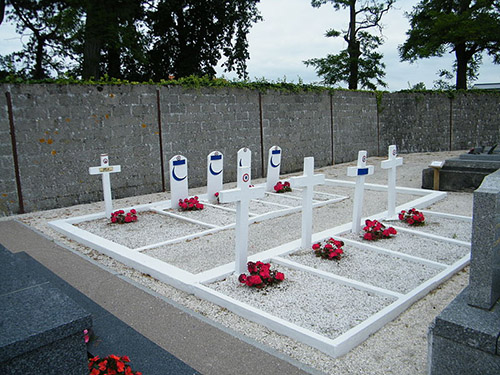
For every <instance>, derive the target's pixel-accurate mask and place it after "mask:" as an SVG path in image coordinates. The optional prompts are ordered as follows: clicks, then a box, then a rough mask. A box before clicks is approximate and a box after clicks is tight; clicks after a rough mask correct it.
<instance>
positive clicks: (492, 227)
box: [428, 170, 500, 375]
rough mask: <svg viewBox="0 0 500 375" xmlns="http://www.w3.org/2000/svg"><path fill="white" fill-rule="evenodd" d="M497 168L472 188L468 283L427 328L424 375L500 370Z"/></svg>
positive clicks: (499, 173) (499, 175) (499, 199)
mask: <svg viewBox="0 0 500 375" xmlns="http://www.w3.org/2000/svg"><path fill="white" fill-rule="evenodd" d="M499 337H500V170H499V171H497V172H495V173H493V174H491V175H489V176H487V177H486V178H485V179H484V181H483V183H482V184H481V186H480V187H479V189H478V190H476V191H475V192H474V212H473V228H472V248H471V266H470V279H469V286H468V287H467V288H466V289H464V291H463V292H462V293H460V294H459V295H458V296H457V298H455V299H454V300H453V301H452V302H451V303H450V304H449V305H448V306H447V307H446V308H445V309H444V310H443V312H441V314H439V315H438V316H437V317H436V320H435V321H434V323H433V324H432V325H431V327H430V330H429V357H428V361H429V374H440V375H441V374H443V375H446V374H450V375H451V374H453V375H455V374H468V375H469V374H471V375H473V374H477V375H479V374H481V375H486V374H497V375H498V374H500V342H499Z"/></svg>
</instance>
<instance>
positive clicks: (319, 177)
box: [290, 174, 325, 187]
mask: <svg viewBox="0 0 500 375" xmlns="http://www.w3.org/2000/svg"><path fill="white" fill-rule="evenodd" d="M324 183H325V175H324V174H315V175H313V176H297V177H291V178H290V186H291V187H305V186H314V185H322V184H324Z"/></svg>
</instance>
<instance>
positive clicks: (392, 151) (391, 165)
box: [380, 145, 403, 218]
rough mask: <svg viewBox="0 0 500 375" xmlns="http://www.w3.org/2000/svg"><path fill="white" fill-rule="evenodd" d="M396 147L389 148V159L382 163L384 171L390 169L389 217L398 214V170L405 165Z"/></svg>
mask: <svg viewBox="0 0 500 375" xmlns="http://www.w3.org/2000/svg"><path fill="white" fill-rule="evenodd" d="M397 155H398V151H397V148H396V145H390V146H389V159H387V160H383V161H382V163H380V167H381V168H382V169H388V176H387V217H388V218H391V217H393V216H394V215H395V214H396V168H397V167H399V166H400V165H403V158H398V157H397Z"/></svg>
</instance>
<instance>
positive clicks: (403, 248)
mask: <svg viewBox="0 0 500 375" xmlns="http://www.w3.org/2000/svg"><path fill="white" fill-rule="evenodd" d="M342 237H345V238H348V239H351V240H355V241H359V242H365V243H369V244H371V245H374V246H378V247H382V248H384V249H389V250H393V251H398V252H400V253H403V254H408V255H413V256H416V257H419V258H424V259H428V260H432V261H434V262H439V263H443V264H447V265H451V264H453V263H455V262H456V261H458V260H459V259H461V258H463V257H464V256H465V255H467V254H468V253H470V248H469V247H466V246H458V245H454V244H451V243H448V242H443V241H435V240H431V239H428V238H423V237H420V236H418V235H415V234H410V233H401V232H400V233H398V234H397V235H396V236H394V237H392V238H388V239H381V240H378V241H365V240H363V239H362V238H361V233H360V235H356V234H354V233H350V232H349V233H343V234H342Z"/></svg>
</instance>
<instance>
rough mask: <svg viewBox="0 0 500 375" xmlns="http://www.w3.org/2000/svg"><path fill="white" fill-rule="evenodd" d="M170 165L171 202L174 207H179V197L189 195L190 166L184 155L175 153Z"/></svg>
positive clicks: (182, 197) (183, 197)
mask: <svg viewBox="0 0 500 375" xmlns="http://www.w3.org/2000/svg"><path fill="white" fill-rule="evenodd" d="M169 166H170V204H171V207H172V208H179V199H182V200H184V199H185V198H187V197H188V195H189V192H188V166H187V159H186V158H185V157H184V156H182V155H175V156H174V157H172V159H170V161H169Z"/></svg>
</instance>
